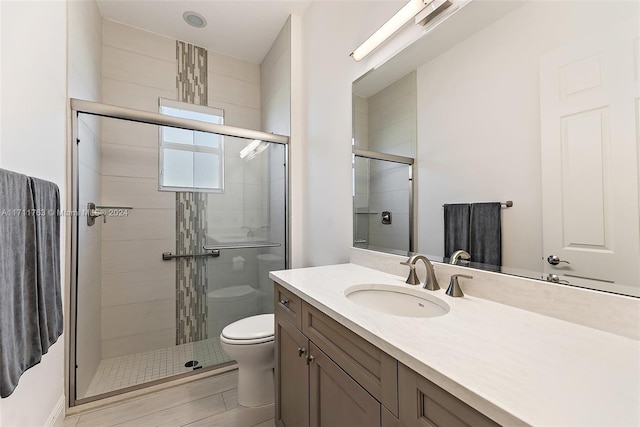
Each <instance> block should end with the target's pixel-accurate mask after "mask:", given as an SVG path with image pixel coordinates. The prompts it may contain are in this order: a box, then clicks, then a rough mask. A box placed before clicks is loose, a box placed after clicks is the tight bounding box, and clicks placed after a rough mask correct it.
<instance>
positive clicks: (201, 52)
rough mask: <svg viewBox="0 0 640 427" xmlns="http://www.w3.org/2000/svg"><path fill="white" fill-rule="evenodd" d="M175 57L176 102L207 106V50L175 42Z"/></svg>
mask: <svg viewBox="0 0 640 427" xmlns="http://www.w3.org/2000/svg"><path fill="white" fill-rule="evenodd" d="M176 57H177V59H178V75H177V76H176V89H177V90H178V101H182V102H189V103H191V104H197V105H208V97H207V91H208V87H209V81H208V71H209V70H208V69H207V50H206V49H204V48H202V47H198V46H194V45H192V44H188V43H185V42H181V41H177V42H176Z"/></svg>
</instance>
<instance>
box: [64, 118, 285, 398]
mask: <svg viewBox="0 0 640 427" xmlns="http://www.w3.org/2000/svg"><path fill="white" fill-rule="evenodd" d="M160 128H161V127H160V126H157V125H152V124H146V123H140V122H132V121H126V120H121V119H115V118H107V117H96V116H93V115H88V114H83V113H80V114H78V120H77V136H78V140H79V141H80V142H79V143H78V145H77V154H76V156H75V157H76V161H75V162H74V168H75V171H76V174H77V176H76V179H75V181H76V185H77V189H78V190H77V197H76V205H77V209H78V212H79V213H80V215H79V216H78V217H77V219H76V220H77V224H76V225H75V229H76V231H75V236H76V240H75V241H74V243H75V244H76V245H75V246H76V251H75V252H76V254H75V256H76V262H75V264H76V265H77V276H76V277H75V284H74V287H73V289H74V291H75V297H74V302H73V304H72V305H73V306H74V308H73V310H74V312H75V316H74V324H73V329H74V330H73V331H72V333H73V334H74V337H73V341H74V345H73V352H72V353H73V354H72V369H73V371H74V372H73V375H72V383H73V386H72V387H73V390H74V391H75V393H74V402H73V403H74V404H75V403H84V402H86V401H91V400H96V399H99V398H103V397H107V396H110V395H114V394H119V393H122V392H123V391H129V390H133V389H137V388H141V387H144V386H147V385H149V384H154V383H157V382H161V381H166V380H167V379H171V378H175V377H176V376H179V375H189V374H193V373H194V372H199V371H200V370H201V369H209V368H211V369H213V368H218V367H222V366H225V365H227V364H230V363H233V361H231V360H230V359H229V357H228V356H227V355H226V354H225V353H224V351H222V349H221V346H220V341H219V335H220V332H221V330H222V329H223V328H224V326H226V325H227V324H229V323H231V322H232V321H235V320H237V319H239V318H242V317H246V316H249V315H254V314H259V313H269V312H273V285H272V282H271V281H270V280H269V278H268V274H269V271H272V270H280V269H284V268H285V267H286V244H285V243H286V214H285V199H286V196H285V194H286V174H285V171H286V145H283V144H278V143H266V142H262V143H261V142H260V141H258V143H255V141H254V140H252V139H245V138H238V137H231V136H222V135H217V136H216V138H217V139H219V140H220V141H221V142H222V143H223V144H221V145H220V155H221V156H222V162H221V163H219V165H221V166H222V168H223V170H222V171H221V173H220V175H219V176H220V177H221V182H222V184H223V188H221V190H220V191H193V190H192V191H175V190H173V191H166V189H161V188H160V183H159V178H160V176H161V171H162V166H159V165H160V164H162V163H161V162H159V159H160V158H161V157H160V156H161V153H160V151H161V150H162V146H161V145H160V144H159V142H158V141H159V135H162V132H161V129H160ZM252 144H253V145H252ZM183 151H184V150H183ZM181 154H184V153H181ZM198 157H199V156H198V153H197V150H193V157H192V159H193V163H192V164H190V165H189V166H188V167H189V168H192V169H191V171H190V172H189V173H186V175H191V176H192V177H194V178H196V179H197V177H198V176H200V177H202V176H204V177H206V176H211V174H210V173H208V172H207V171H206V169H207V164H206V162H205V163H204V164H203V163H202V162H200V161H199V160H198ZM203 168H204V169H205V170H204V171H203ZM182 172H185V171H182ZM209 172H210V171H209ZM207 174H208V175H207ZM184 175H185V173H183V174H182V176H184ZM205 181H206V180H205ZM201 182H202V180H201ZM200 190H201V189H200ZM88 202H94V203H95V205H97V207H96V209H95V210H96V212H98V214H99V215H101V216H99V217H97V218H96V221H95V222H94V224H93V225H88V222H87V216H86V213H87V210H86V205H87V203H88Z"/></svg>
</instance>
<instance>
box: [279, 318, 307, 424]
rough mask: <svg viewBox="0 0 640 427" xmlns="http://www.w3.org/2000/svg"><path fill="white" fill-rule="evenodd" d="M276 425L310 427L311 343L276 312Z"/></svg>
mask: <svg viewBox="0 0 640 427" xmlns="http://www.w3.org/2000/svg"><path fill="white" fill-rule="evenodd" d="M275 342H276V349H275V357H276V363H275V378H276V396H275V400H276V424H277V425H279V426H285V427H298V426H307V425H309V367H308V365H307V356H308V354H307V352H308V349H309V340H308V339H307V337H305V336H304V335H303V334H302V332H300V331H299V330H298V329H297V328H296V327H295V326H293V325H292V324H291V323H289V321H287V320H285V319H283V316H282V315H281V314H280V313H278V311H276V324H275Z"/></svg>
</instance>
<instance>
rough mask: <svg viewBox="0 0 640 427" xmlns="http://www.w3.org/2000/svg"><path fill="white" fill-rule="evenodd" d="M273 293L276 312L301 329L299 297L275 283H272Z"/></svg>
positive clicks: (300, 303)
mask: <svg viewBox="0 0 640 427" xmlns="http://www.w3.org/2000/svg"><path fill="white" fill-rule="evenodd" d="M273 295H274V298H275V301H274V304H275V311H276V314H278V315H279V316H281V317H282V318H283V319H286V320H288V321H289V322H291V323H292V324H293V325H294V326H295V327H296V328H298V329H300V330H302V302H301V300H300V298H299V297H297V296H296V295H295V294H293V293H292V292H289V291H288V290H287V289H285V288H283V287H282V286H280V285H278V284H277V283H274V292H273Z"/></svg>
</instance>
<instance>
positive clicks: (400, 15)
mask: <svg viewBox="0 0 640 427" xmlns="http://www.w3.org/2000/svg"><path fill="white" fill-rule="evenodd" d="M433 1H434V0H409V3H407V4H405V5H404V6H403V7H402V9H400V10H399V11H398V12H396V14H395V15H393V16H392V17H391V18H390V19H389V20H388V21H387V22H385V23H384V24H383V25H382V27H380V28H378V30H377V31H376V32H375V33H373V34H372V35H371V36H370V37H369V38H368V39H367V40H365V41H364V43H362V44H361V45H360V46H358V47H357V48H356V50H354V51H353V52H351V57H352V58H353V59H354V60H356V61H360V60H361V59H362V58H364V57H365V56H367V55H368V54H370V53H371V52H372V51H373V50H374V49H376V48H377V47H378V46H380V45H381V44H382V43H383V42H384V41H385V40H386V39H388V38H389V37H391V36H392V35H393V33H395V32H396V31H398V30H399V29H400V28H402V27H403V26H404V24H406V23H407V22H409V21H410V20H411V19H412V18H413V17H414V16H416V15H417V14H418V13H420V11H422V9H424V8H425V7H427V5H429V4H431V3H432V2H433Z"/></svg>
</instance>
